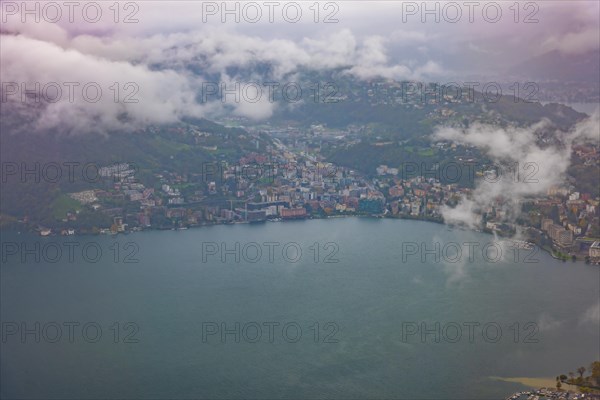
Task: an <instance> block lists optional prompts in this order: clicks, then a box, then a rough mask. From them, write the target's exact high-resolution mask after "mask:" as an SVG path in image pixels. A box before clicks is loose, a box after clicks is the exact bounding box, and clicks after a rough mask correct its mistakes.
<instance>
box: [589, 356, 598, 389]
mask: <svg viewBox="0 0 600 400" xmlns="http://www.w3.org/2000/svg"><path fill="white" fill-rule="evenodd" d="M590 371H592V379H594V380H595V381H596V383H598V384H600V361H594V362H593V363H591V364H590Z"/></svg>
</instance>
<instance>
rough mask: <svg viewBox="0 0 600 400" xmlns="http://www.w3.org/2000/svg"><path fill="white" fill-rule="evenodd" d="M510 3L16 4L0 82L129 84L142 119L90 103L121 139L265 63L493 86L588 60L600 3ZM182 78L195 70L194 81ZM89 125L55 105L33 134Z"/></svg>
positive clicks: (5, 11)
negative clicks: (212, 81) (554, 59)
mask: <svg viewBox="0 0 600 400" xmlns="http://www.w3.org/2000/svg"><path fill="white" fill-rule="evenodd" d="M515 3H516V2H513V1H496V2H494V1H456V2H431V1H430V2H427V3H423V2H421V1H418V2H406V1H381V2H379V1H335V2H326V1H321V2H318V3H316V2H314V1H298V2H276V1H274V2H268V1H264V2H263V1H258V2H233V1H229V2H227V3H226V6H225V3H223V2H221V1H219V2H200V1H184V2H174V1H136V2H125V1H124V2H120V3H119V7H114V2H113V1H108V2H100V1H99V2H96V3H94V2H82V3H77V4H78V5H77V6H76V7H74V8H71V9H70V8H68V7H67V6H65V5H64V3H63V2H62V1H59V2H56V3H54V2H27V3H26V4H27V7H28V9H29V10H30V11H31V10H33V11H32V12H30V13H26V12H25V10H23V9H22V7H23V4H24V3H23V2H20V1H19V2H13V1H2V2H1V10H0V12H1V14H2V15H1V16H0V17H1V21H2V28H1V30H2V32H3V34H2V37H1V43H0V44H1V48H0V55H1V61H0V66H1V71H0V74H1V78H2V82H35V81H39V82H42V84H43V83H44V82H49V81H54V82H81V83H85V82H89V81H95V82H99V84H100V86H101V87H103V88H105V92H106V91H107V90H106V88H108V87H110V85H111V82H114V81H116V80H118V81H119V82H136V83H137V84H138V89H139V93H137V95H138V97H140V98H141V99H142V100H143V104H144V107H135V106H132V105H128V104H123V103H115V102H111V101H109V99H108V97H109V96H106V95H105V96H104V97H103V98H102V99H101V100H100V101H99V102H98V103H97V104H94V107H95V108H94V109H95V110H97V112H96V114H94V115H93V117H94V119H95V120H96V121H102V122H103V123H105V124H106V126H113V127H115V128H118V127H119V126H120V125H122V124H123V123H124V122H123V121H119V119H118V118H117V116H119V115H122V114H123V113H124V112H127V114H128V116H129V118H130V120H132V121H142V122H144V121H152V122H164V121H171V120H174V119H177V118H179V117H180V116H181V115H197V116H201V115H205V114H206V113H207V112H209V111H210V109H211V107H214V105H208V104H200V103H198V102H197V101H196V99H195V97H196V95H197V93H198V89H199V87H200V86H201V80H202V77H201V76H198V74H199V75H202V74H203V73H206V74H209V73H210V74H215V73H219V74H221V79H223V80H224V81H232V80H235V79H236V77H235V76H230V75H229V74H227V71H228V69H227V67H231V66H237V67H251V66H253V65H256V63H268V64H269V65H271V66H272V68H273V74H272V75H273V76H271V77H270V78H273V79H281V78H282V77H284V76H288V77H289V76H290V75H289V74H293V73H294V72H296V71H297V70H298V69H299V68H302V69H305V68H309V69H324V68H332V67H340V66H350V67H351V73H353V74H354V75H356V76H359V77H364V78H368V77H372V76H377V75H379V76H384V77H389V78H395V79H415V80H427V81H444V80H448V79H456V78H457V77H458V78H463V79H468V77H469V76H471V75H476V74H478V75H484V76H487V77H488V78H492V79H493V78H494V77H498V80H501V79H502V74H503V72H504V71H506V70H507V69H508V68H509V67H511V66H513V65H516V64H519V63H521V62H522V61H525V60H527V59H529V58H531V57H533V56H536V55H539V54H542V53H545V52H548V51H553V50H558V51H560V52H561V53H562V54H565V55H568V56H572V55H577V54H583V53H586V52H590V51H594V50H598V48H599V41H600V37H599V32H600V28H599V18H600V17H599V15H600V8H599V7H600V6H599V4H600V2H598V1H597V0H589V1H588V0H584V1H577V0H569V1H552V0H549V1H529V2H528V1H519V3H517V6H515ZM98 4H100V10H101V12H100V13H99V14H98V10H97V7H96V6H97V5H98ZM57 5H58V7H57ZM36 7H37V8H36ZM225 7H227V9H228V10H233V13H229V14H227V13H226V12H225V11H226V10H225V9H224V8H225ZM117 9H118V12H117ZM84 10H85V11H84ZM236 10H237V11H236ZM317 10H318V12H317ZM517 10H518V11H517ZM58 12H59V13H60V14H59V13H58ZM36 14H37V15H36ZM70 14H72V15H70ZM236 14H237V15H236ZM71 16H72V19H73V21H71V20H70V17H71ZM36 17H37V18H38V19H39V20H38V21H36ZM236 17H237V18H239V22H236V21H235V19H236ZM271 18H272V20H273V22H271V21H270V19H271ZM315 18H316V19H317V21H316V22H315ZM223 19H225V22H223ZM23 20H25V22H23ZM96 20H97V21H96ZM115 20H116V21H117V22H115ZM326 20H327V22H326ZM294 21H296V22H294ZM189 65H197V66H198V67H199V68H200V71H196V74H195V75H194V74H191V73H190V72H189V70H188V69H186V67H187V66H189ZM157 66H160V68H161V70H157ZM286 74H288V75H286ZM4 89H5V88H4ZM121 89H122V90H124V88H121ZM119 95H123V93H120V94H119ZM244 107H245V105H240V107H239V108H240V109H239V110H238V111H240V112H241V113H242V114H243V113H244V110H248V113H249V114H251V115H254V116H259V117H268V116H269V115H270V113H271V112H272V107H273V105H271V104H255V105H252V108H251V109H246V108H244ZM89 115H90V105H89V104H82V105H77V104H76V105H75V106H73V104H65V103H64V102H57V103H56V104H53V105H52V109H51V112H49V114H48V115H46V116H45V117H44V118H43V119H42V120H41V121H40V122H39V123H40V124H44V126H48V124H50V125H52V124H55V125H58V124H59V123H60V122H61V121H64V119H65V118H67V117H68V118H71V119H73V118H74V119H76V120H77V121H79V122H78V123H80V124H81V125H82V127H83V126H85V125H86V124H88V122H89Z"/></svg>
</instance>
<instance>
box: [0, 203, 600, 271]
mask: <svg viewBox="0 0 600 400" xmlns="http://www.w3.org/2000/svg"><path fill="white" fill-rule="evenodd" d="M343 218H368V219H391V220H408V221H419V222H430V223H435V224H439V225H444V226H446V227H449V228H450V229H452V230H453V229H455V227H458V229H459V230H462V231H471V232H477V233H484V234H487V235H492V236H495V235H497V236H498V237H499V238H506V239H507V240H511V239H510V237H507V236H505V235H503V234H501V233H499V232H496V233H494V232H491V231H489V230H488V229H485V228H484V229H473V228H468V227H464V226H457V225H452V224H448V223H446V222H445V221H443V220H440V219H434V218H430V219H426V218H414V217H411V216H405V215H403V216H391V215H387V214H382V215H366V214H365V215H361V214H350V215H330V216H324V217H319V216H316V217H315V216H310V217H307V218H290V219H281V218H277V219H273V220H268V219H267V220H264V221H255V222H250V221H233V222H221V223H212V224H198V225H191V226H185V227H179V228H153V227H150V228H140V229H136V230H131V231H126V232H116V233H114V232H85V233H77V232H76V233H74V234H70V235H61V234H59V233H54V232H52V233H51V234H49V235H42V234H40V232H39V231H38V230H36V229H28V230H26V231H23V232H26V233H31V234H34V235H35V234H37V236H40V237H55V236H61V237H67V236H77V237H84V236H120V235H130V234H132V233H137V232H151V231H179V230H189V229H198V228H207V227H213V226H227V225H229V226H231V225H262V224H264V223H268V222H293V221H296V222H299V221H311V220H327V219H343ZM3 231H5V232H15V233H16V234H19V235H20V234H21V233H23V232H22V231H17V230H13V229H5V228H0V232H3ZM532 244H533V246H535V247H537V248H538V249H540V250H542V251H543V252H545V253H547V254H548V255H549V256H550V257H552V258H553V259H555V260H562V259H561V258H559V257H558V256H556V255H555V254H554V251H552V249H548V248H546V247H545V246H544V247H543V246H540V245H538V244H537V243H533V242H532ZM563 261H564V260H563ZM564 262H566V261H564ZM571 262H577V263H583V264H586V262H585V261H584V260H582V259H580V258H577V259H576V260H575V261H571ZM589 265H596V264H594V263H590V264H589ZM598 265H600V264H598Z"/></svg>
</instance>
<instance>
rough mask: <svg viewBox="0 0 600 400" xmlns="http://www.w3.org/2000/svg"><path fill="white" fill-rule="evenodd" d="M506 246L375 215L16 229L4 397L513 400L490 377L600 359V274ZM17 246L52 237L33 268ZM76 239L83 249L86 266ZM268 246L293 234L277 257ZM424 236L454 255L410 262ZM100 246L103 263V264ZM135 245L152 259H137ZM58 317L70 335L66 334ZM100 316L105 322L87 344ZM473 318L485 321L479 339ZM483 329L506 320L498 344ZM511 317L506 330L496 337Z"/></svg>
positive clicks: (10, 238)
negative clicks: (68, 233) (147, 227)
mask: <svg viewBox="0 0 600 400" xmlns="http://www.w3.org/2000/svg"><path fill="white" fill-rule="evenodd" d="M493 240H494V238H493V237H492V236H489V235H485V234H481V233H477V232H470V231H461V230H449V229H448V228H447V227H446V226H443V225H438V224H432V223H426V222H419V221H402V220H387V219H362V218H348V219H336V220H313V221H298V222H284V223H267V224H262V225H234V226H215V227H207V228H200V229H191V230H186V231H154V232H140V233H133V234H130V235H120V236H118V237H108V236H102V237H96V236H89V237H67V238H64V237H49V238H39V237H31V236H26V235H16V234H6V233H3V235H2V243H3V253H2V254H3V257H4V258H5V259H4V260H3V263H2V269H1V301H2V302H1V311H2V316H1V317H2V318H1V319H2V323H3V338H2V340H3V342H2V354H1V367H2V370H1V378H2V381H1V385H0V386H1V394H2V397H3V398H4V397H7V398H61V399H80V398H132V399H133V398H135V399H151V398H153V399H158V398H303V399H304V398H324V397H327V398H340V399H342V398H343V399H346V398H395V399H409V398H411V399H416V398H420V399H450V398H471V399H495V398H504V397H506V395H508V394H510V393H512V392H513V391H516V390H518V389H521V388H523V387H522V386H520V385H519V384H515V383H507V382H499V381H496V380H493V379H490V378H489V377H490V376H501V377H554V376H556V375H558V374H560V373H565V372H568V371H574V370H575V369H576V368H577V367H579V366H581V365H585V366H587V365H589V363H590V362H591V361H593V360H595V359H599V357H600V356H599V352H600V348H599V347H600V344H599V342H598V333H599V331H598V330H599V326H598V322H597V315H596V314H595V308H594V307H597V306H598V301H599V298H598V296H599V293H600V269H599V268H598V267H597V266H596V267H594V266H589V265H585V264H583V263H571V262H567V263H563V262H558V261H556V260H554V259H552V258H551V257H550V256H549V255H547V254H545V253H541V252H540V253H537V254H533V255H532V254H530V253H526V252H525V251H523V253H522V254H519V256H518V260H517V262H515V259H514V252H511V253H508V252H507V251H505V252H504V253H503V254H505V255H507V254H510V255H507V256H506V257H504V258H503V259H500V260H498V261H490V259H493V258H495V255H491V256H490V255H489V254H488V257H487V261H486V258H484V256H483V255H482V252H481V250H480V249H481V247H482V246H483V245H484V244H486V243H487V242H491V241H493ZM9 242H10V243H16V244H17V246H20V247H21V249H22V246H23V245H24V244H26V245H27V246H30V247H29V248H33V247H31V246H33V245H35V243H39V244H40V246H41V247H40V249H43V248H44V246H45V250H40V253H41V258H40V262H36V261H35V260H34V257H33V256H32V255H26V254H25V256H26V257H27V258H26V259H25V262H24V263H23V262H21V260H20V256H21V253H20V251H18V254H17V255H12V253H13V252H14V248H13V247H10V245H7V243H9ZM65 242H78V243H79V246H78V247H76V249H75V250H74V253H73V254H74V256H73V260H72V261H71V260H69V258H68V256H67V255H66V254H65V253H64V249H66V248H67V247H66V245H65ZM90 242H93V243H94V244H93V246H92V245H89V243H90ZM236 242H238V243H239V246H240V251H239V252H237V254H238V255H239V258H240V261H239V262H236V261H235V259H234V257H235V254H224V255H225V257H226V259H225V262H223V261H222V259H221V252H220V250H221V249H219V247H221V246H222V244H221V243H225V245H226V246H227V249H230V250H231V249H235V243H236ZM265 242H276V243H279V245H278V246H275V245H272V246H273V249H274V251H273V254H272V260H271V259H270V258H269V252H268V249H269V247H267V246H266V245H263V243H265ZM408 242H414V243H416V244H417V246H418V245H420V243H425V244H426V246H428V247H427V248H429V249H433V248H434V247H433V246H434V244H433V243H435V242H437V243H440V249H444V246H445V245H446V248H445V249H446V252H445V253H444V254H441V255H440V260H439V262H437V261H436V260H435V259H434V257H433V255H431V254H430V255H427V257H426V259H425V260H424V261H422V260H421V256H420V253H419V252H417V254H414V255H407V254H406V253H407V252H408V253H411V252H414V247H411V246H412V245H409V244H407V243H408ZM450 242H453V243H464V242H470V243H477V244H478V246H479V247H478V248H477V249H476V250H475V251H474V259H473V260H471V261H470V260H468V257H467V256H466V253H463V256H462V257H460V259H458V260H456V262H449V261H450V260H451V259H454V258H456V254H455V248H454V247H452V246H448V243H450ZM49 243H51V245H49ZM115 243H117V246H115ZM128 243H129V245H127V244H128ZM203 243H204V245H203ZM215 243H216V244H215ZM252 243H256V245H254V244H252ZM315 243H317V247H318V248H319V251H318V253H317V251H316V248H315V247H314V246H315ZM85 244H88V250H89V251H88V253H87V257H88V259H87V260H86V259H85V258H83V256H82V252H81V250H80V249H81V247H83V246H84V245H85ZM286 244H287V246H286V249H287V254H286V255H283V254H282V252H281V249H282V247H283V246H284V245H286ZM54 245H56V246H58V247H59V248H61V249H62V250H63V254H62V255H61V256H57V255H56V254H58V253H55V252H54V253H53V249H54V250H56V248H55V247H53V246H54ZM94 246H95V247H94ZM215 246H216V247H215ZM311 246H312V247H311ZM257 247H259V248H260V249H261V251H262V254H261V255H259V254H258V253H257V251H256V250H257ZM95 248H100V249H101V250H102V256H101V257H99V260H98V261H97V262H91V259H92V258H93V257H95V253H94V251H93V250H94V249H95ZM117 248H118V249H119V251H118V252H117V251H116V249H117ZM215 248H216V249H217V250H216V252H217V253H216V254H214V255H213V254H212V253H214V252H215ZM90 249H91V250H90ZM298 249H300V250H301V251H302V254H301V255H299V254H298ZM403 249H404V250H405V251H404V252H403ZM407 250H410V251H407ZM43 251H45V253H42V252H43ZM490 252H492V251H491V250H490ZM233 253H236V252H235V251H234V252H233ZM403 253H404V256H405V259H404V260H403ZM528 254H529V259H528V261H529V262H524V261H523V259H524V258H525V256H526V255H528ZM126 255H129V259H128V260H137V261H138V262H137V263H126V262H124V260H125V258H126ZM327 256H328V258H326V257H327ZM203 257H204V259H203ZM52 258H56V259H57V262H55V263H52V262H49V261H51V259H52ZM296 258H299V259H298V260H297V261H296ZM326 259H327V261H329V262H325V260H326ZM336 260H337V262H334V261H336ZM251 261H256V262H251ZM294 261H295V262H294ZM23 322H24V323H25V324H26V327H28V328H29V329H33V331H35V325H34V324H35V322H39V323H40V329H39V331H40V333H39V336H40V339H39V343H38V342H36V338H35V334H34V333H30V334H28V335H26V336H25V337H24V339H23V340H22V338H21V335H20V334H21V332H20V330H21V328H22V327H21V323H23ZM69 322H73V323H79V325H71V326H72V329H73V338H72V342H71V341H70V340H69V335H68V333H69V331H68V327H67V326H66V325H64V324H65V323H69ZM115 322H118V323H119V325H118V327H117V326H116V325H114V323H115ZM236 322H237V323H239V324H240V325H239V326H240V328H239V331H238V332H237V333H238V337H239V342H236V334H235V333H229V334H226V335H225V336H224V338H223V340H222V339H221V335H220V330H221V324H222V323H225V324H226V326H225V328H226V329H229V330H232V331H233V332H235V331H236V325H235V323H236ZM421 322H424V323H425V324H426V325H425V327H426V328H428V329H434V327H435V323H436V322H439V323H440V327H441V328H440V330H441V331H443V332H442V333H441V334H440V337H438V338H437V339H439V342H438V343H436V341H435V340H436V335H435V334H433V333H430V334H428V335H426V336H425V337H424V340H423V341H422V338H421V335H420V333H416V334H414V335H408V333H409V329H411V328H414V327H418V328H420V323H421ZM52 323H56V324H57V325H59V326H61V327H62V328H61V333H62V336H61V337H60V338H59V339H56V332H57V331H56V329H54V326H55V325H53V324H52ZM86 323H87V324H89V323H92V324H96V325H88V331H87V335H86V336H84V335H83V334H82V332H81V330H82V327H83V325H84V324H86ZM127 323H131V324H130V325H126V324H127ZM315 323H318V327H317V326H316V325H315ZM413 323H414V324H415V325H412V324H413ZM468 323H479V325H478V326H475V325H472V326H473V330H474V334H473V338H472V340H470V339H471V338H469V331H468V325H465V324H468ZM515 323H518V324H519V326H518V328H517V326H516V325H514V324H515ZM527 323H531V324H530V325H527ZM277 324H279V325H277ZM403 324H404V325H403ZM486 324H487V325H486ZM492 324H497V325H492ZM457 325H458V326H459V327H461V330H462V336H461V337H460V338H459V339H458V340H455V337H456V332H457V330H456V329H455V328H456V326H457ZM15 326H17V327H18V329H19V332H17V333H15V334H12V335H11V334H10V332H11V329H12V328H14V327H15ZM90 326H91V328H89V327H90ZM95 326H99V327H100V328H101V329H102V334H101V336H99V337H98V338H97V339H94V336H96V332H95V328H94V327H95ZM257 326H258V327H259V328H260V330H261V333H262V336H261V337H260V338H257V334H258V329H257ZM284 326H285V327H287V329H288V330H287V331H286V332H283V327H284ZM483 326H488V327H491V328H493V329H490V330H489V331H487V336H485V337H484V335H483V334H482V330H481V328H482V327H483ZM495 326H500V328H501V329H502V334H501V335H500V336H499V337H498V338H497V341H496V342H495V343H494V340H493V339H494V336H497V332H496V330H495ZM526 326H527V328H525V327H526ZM269 327H273V328H272V329H273V331H272V332H270V330H269V329H270V328H269ZM298 327H299V328H300V329H301V331H302V332H301V334H300V333H299V331H298V330H297V329H298ZM511 327H512V328H511ZM403 328H404V329H403ZM44 329H45V330H44ZM215 329H219V332H218V333H215V334H210V333H211V332H213V331H214V330H215ZM203 330H204V337H203ZM117 332H118V335H117V334H116V333H117ZM316 332H318V335H317V334H316ZM515 332H519V335H518V337H515ZM270 333H272V335H270ZM403 333H404V336H403ZM270 336H272V337H270ZM53 340H56V342H55V343H52V341H53ZM94 341H95V342H94ZM452 341H455V343H453V342H452ZM515 341H516V343H515ZM115 342H117V343H115Z"/></svg>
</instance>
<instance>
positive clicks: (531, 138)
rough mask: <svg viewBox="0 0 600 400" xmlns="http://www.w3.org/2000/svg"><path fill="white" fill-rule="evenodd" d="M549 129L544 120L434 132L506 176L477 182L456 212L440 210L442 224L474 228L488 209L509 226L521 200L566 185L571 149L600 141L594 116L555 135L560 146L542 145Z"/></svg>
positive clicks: (519, 210) (598, 123)
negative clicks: (472, 148)
mask: <svg viewBox="0 0 600 400" xmlns="http://www.w3.org/2000/svg"><path fill="white" fill-rule="evenodd" d="M551 130H553V127H552V126H551V124H550V122H549V121H547V120H544V121H540V122H539V123H537V124H535V125H532V126H529V127H525V128H521V127H507V128H504V127H498V126H491V125H484V124H474V125H472V126H470V127H469V128H468V129H457V128H448V127H440V128H438V129H437V131H436V132H435V133H434V135H433V138H434V140H449V141H452V142H455V143H459V144H462V145H468V146H475V147H477V148H478V149H480V150H481V151H482V152H483V154H485V155H486V156H488V157H489V158H490V159H491V160H492V161H493V162H494V164H496V165H498V166H504V168H503V169H502V170H501V171H504V172H503V173H501V175H499V176H498V177H495V178H493V179H481V180H479V181H478V184H477V186H476V187H475V189H474V190H473V192H472V193H471V196H470V197H468V198H463V199H461V200H460V202H459V203H458V205H457V206H456V207H454V208H452V207H448V206H445V207H443V208H442V210H441V211H442V215H443V217H444V219H445V220H446V221H448V222H450V223H460V224H465V225H467V226H469V227H477V226H478V225H479V224H480V222H481V221H480V214H481V213H482V212H483V211H484V210H485V209H487V208H489V207H496V208H497V209H500V210H502V211H504V212H505V213H506V217H507V219H508V220H509V222H514V220H515V219H516V218H517V217H518V216H519V214H520V212H521V202H522V201H523V200H525V199H528V198H534V197H536V196H540V195H545V193H546V192H547V190H548V189H549V188H551V187H552V186H554V185H559V184H561V183H563V182H564V178H565V174H566V171H567V168H568V167H569V165H570V162H571V148H572V145H573V144H575V143H578V142H593V143H598V141H599V140H600V136H599V135H600V133H599V132H600V121H599V118H598V114H597V113H596V114H594V115H593V116H592V117H590V118H588V119H586V120H584V121H582V122H580V123H578V124H577V125H576V126H575V127H574V128H573V130H572V131H570V132H568V133H559V135H560V141H558V142H556V143H554V144H544V143H543V142H542V141H541V140H540V136H541V135H542V133H544V132H548V131H551ZM510 166H512V168H513V170H511V171H509V170H508V167H510ZM514 168H518V169H517V171H518V175H515V174H514Z"/></svg>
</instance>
